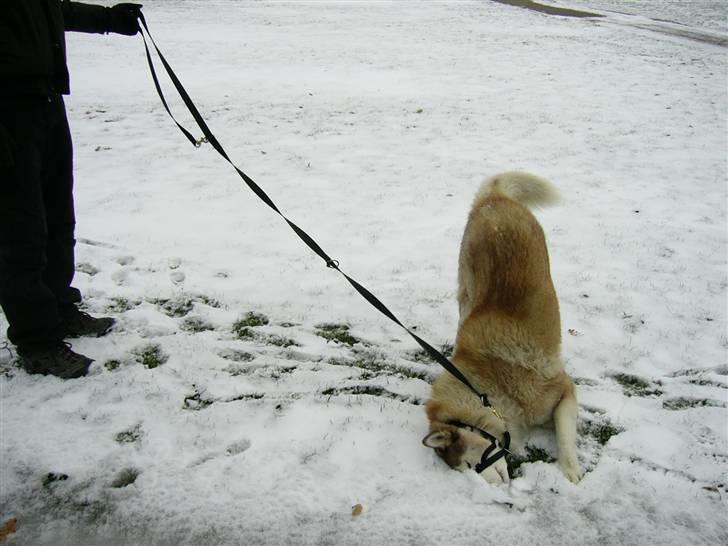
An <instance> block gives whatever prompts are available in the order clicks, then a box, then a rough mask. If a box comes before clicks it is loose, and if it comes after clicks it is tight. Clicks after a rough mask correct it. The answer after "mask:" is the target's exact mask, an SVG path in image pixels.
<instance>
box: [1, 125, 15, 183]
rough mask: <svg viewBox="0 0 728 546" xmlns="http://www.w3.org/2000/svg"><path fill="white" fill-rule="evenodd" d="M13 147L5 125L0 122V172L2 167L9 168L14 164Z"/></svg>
mask: <svg viewBox="0 0 728 546" xmlns="http://www.w3.org/2000/svg"><path fill="white" fill-rule="evenodd" d="M13 148H14V146H13V141H12V140H11V138H10V133H8V131H7V129H5V126H3V124H2V123H0V172H2V170H3V169H6V168H8V169H9V168H10V167H12V166H13V165H14V164H15V161H14V158H13V155H14V154H13Z"/></svg>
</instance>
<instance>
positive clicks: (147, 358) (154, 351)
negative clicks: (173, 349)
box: [132, 344, 169, 370]
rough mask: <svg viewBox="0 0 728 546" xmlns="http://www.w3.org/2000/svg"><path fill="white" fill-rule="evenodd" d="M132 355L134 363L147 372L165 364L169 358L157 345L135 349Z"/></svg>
mask: <svg viewBox="0 0 728 546" xmlns="http://www.w3.org/2000/svg"><path fill="white" fill-rule="evenodd" d="M132 353H133V355H134V359H135V360H136V362H137V363H139V364H141V365H142V366H144V367H145V368H147V369H149V370H153V369H154V368H158V367H159V366H161V365H162V364H164V363H165V362H167V360H169V356H167V355H166V354H165V353H164V351H162V347H160V346H159V345H157V344H150V345H145V346H143V347H139V348H138V349H135V350H134V351H133V352H132Z"/></svg>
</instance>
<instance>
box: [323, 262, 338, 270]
mask: <svg viewBox="0 0 728 546" xmlns="http://www.w3.org/2000/svg"><path fill="white" fill-rule="evenodd" d="M326 267H328V268H329V269H339V260H329V261H328V262H326Z"/></svg>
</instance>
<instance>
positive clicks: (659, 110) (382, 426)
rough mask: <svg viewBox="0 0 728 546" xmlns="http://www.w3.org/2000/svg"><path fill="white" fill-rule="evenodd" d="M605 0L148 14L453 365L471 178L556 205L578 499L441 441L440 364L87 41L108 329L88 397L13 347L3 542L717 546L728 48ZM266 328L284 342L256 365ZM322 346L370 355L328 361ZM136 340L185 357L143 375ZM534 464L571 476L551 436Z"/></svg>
mask: <svg viewBox="0 0 728 546" xmlns="http://www.w3.org/2000/svg"><path fill="white" fill-rule="evenodd" d="M615 2H616V0H583V1H576V0H573V1H571V2H568V3H567V2H564V5H566V6H570V7H577V8H581V9H587V8H588V9H592V10H596V11H598V12H599V13H604V14H605V15H606V17H604V18H603V19H576V18H564V17H554V16H548V15H544V14H540V13H535V12H532V11H529V10H525V9H519V8H516V7H511V6H506V5H503V4H497V3H491V2H487V1H462V2H436V1H422V2H415V1H412V2H404V1H402V2H333V1H332V2H323V1H322V2H303V1H301V2H263V1H255V2H253V1H236V2H233V1H223V0H208V1H201V0H186V1H164V2H163V1H154V0H149V1H147V2H145V7H144V12H145V14H146V17H147V20H148V22H149V24H150V28H151V30H152V32H153V34H154V37H155V39H156V40H157V41H158V43H159V45H160V47H161V49H162V50H163V51H164V53H165V55H166V56H167V58H168V60H169V61H170V63H171V64H172V66H173V67H174V68H175V70H176V71H177V73H178V75H179V76H180V78H181V79H182V81H183V82H184V84H185V85H186V86H187V88H188V90H189V91H190V93H191V95H192V97H193V98H194V99H195V101H196V102H197V104H198V106H199V107H200V109H201V111H202V112H203V114H204V115H205V116H206V119H207V120H208V122H209V124H210V126H211V127H212V129H213V131H214V132H215V134H216V135H217V136H218V138H219V139H220V141H221V142H222V144H223V146H224V147H225V148H226V150H227V151H228V153H229V154H230V156H231V158H232V159H233V161H234V162H235V164H236V165H238V166H239V167H240V168H242V169H243V170H244V171H245V172H246V173H248V174H249V175H250V176H252V177H253V178H254V179H255V180H256V181H257V182H258V183H259V184H260V185H261V186H263V187H264V188H265V190H266V191H267V192H268V193H269V195H270V196H271V197H272V198H273V199H274V200H275V201H276V203H277V204H278V206H279V207H280V208H281V210H283V211H284V213H285V214H286V215H287V216H288V217H290V218H291V219H292V220H293V221H295V222H296V223H297V224H298V225H299V226H301V227H302V228H303V229H305V230H307V231H308V232H309V233H310V234H311V235H312V236H314V238H315V239H316V240H317V241H318V242H319V243H320V244H321V245H322V247H323V248H324V249H325V250H326V251H327V252H328V253H329V254H330V255H331V256H332V257H334V258H335V259H338V260H339V261H340V262H341V267H342V270H344V271H345V272H347V273H348V274H350V275H352V276H353V277H354V278H355V279H357V280H358V281H360V282H362V283H363V284H364V285H366V286H367V287H368V288H369V289H371V290H372V291H373V292H374V293H375V294H376V295H377V296H378V297H379V298H381V299H382V301H384V302H385V303H386V304H387V305H389V306H390V308H391V309H392V310H393V311H394V312H395V314H397V316H399V317H400V319H401V320H402V321H403V322H404V323H405V324H406V325H408V326H416V331H417V332H418V333H419V334H420V335H422V336H423V337H424V338H425V339H427V340H428V341H430V342H431V343H433V344H435V345H438V346H439V345H443V344H447V343H452V341H453V339H454V335H455V328H456V325H457V306H456V302H455V287H456V267H457V252H458V245H459V239H460V236H461V234H462V229H463V227H464V225H465V219H466V214H467V211H468V207H469V205H470V202H471V200H472V197H473V195H474V193H475V190H476V189H477V187H478V185H479V183H480V181H481V180H482V179H484V178H485V177H487V176H490V175H492V174H495V173H497V172H500V171H504V170H511V169H523V170H528V171H532V172H534V173H535V174H538V175H541V176H544V177H546V178H548V179H549V180H551V181H552V182H553V183H554V184H555V185H556V186H557V187H558V188H559V189H560V191H561V193H562V195H563V196H564V199H563V202H562V203H561V204H560V205H558V206H555V207H553V208H549V209H545V210H542V211H538V212H537V215H538V217H539V219H540V220H541V222H542V224H543V226H544V229H545V231H546V234H547V238H548V242H549V249H550V254H551V263H552V272H553V276H554V280H555V283H556V288H557V291H558V293H559V298H560V303H561V310H562V325H563V335H564V344H563V352H564V358H565V360H566V365H567V369H568V371H569V372H570V373H571V374H572V376H574V377H575V378H576V381H577V383H578V396H579V401H580V416H579V418H580V437H579V445H578V451H579V456H580V461H581V463H582V464H583V466H584V467H585V468H586V469H587V474H586V476H585V478H584V479H583V480H582V481H581V482H580V483H579V484H578V485H573V484H571V483H569V482H568V481H567V480H566V479H565V478H564V477H563V476H562V475H561V473H560V471H559V469H558V468H557V466H556V465H555V464H553V463H546V462H535V463H531V464H524V465H523V466H522V467H521V469H522V472H523V473H522V476H521V477H519V478H517V479H515V480H514V481H513V482H512V484H511V486H510V487H507V488H503V489H501V488H497V487H493V486H490V485H488V484H487V483H485V482H484V480H482V479H480V478H479V477H478V476H476V475H475V474H473V473H464V474H461V473H457V472H453V471H451V470H450V469H448V468H447V467H446V466H445V465H444V464H443V463H442V462H441V461H440V460H439V459H437V457H436V456H435V455H434V453H432V452H431V450H429V449H427V448H425V447H423V446H422V445H421V443H420V441H421V439H422V437H424V436H425V434H426V433H427V419H426V417H425V414H424V410H423V407H422V406H421V403H422V402H423V401H424V400H426V398H427V396H428V390H429V388H428V380H431V379H432V378H434V377H435V376H436V375H437V374H438V373H440V370H439V368H438V365H437V364H434V363H431V362H429V361H427V360H422V359H421V358H418V356H416V355H417V350H418V348H417V346H416V345H415V343H414V342H413V341H412V340H411V338H409V336H408V335H407V334H406V332H404V331H403V330H401V329H400V328H398V327H397V326H396V325H395V324H393V323H391V322H389V321H388V320H387V319H386V318H384V317H383V316H382V315H381V314H379V313H378V312H377V311H376V310H374V309H373V308H372V307H370V306H369V305H368V304H367V303H366V302H365V301H364V300H363V299H361V298H360V297H359V296H358V295H357V294H356V292H354V290H353V289H352V288H351V286H350V285H349V284H348V283H347V282H346V281H345V280H344V279H343V278H342V277H341V276H339V275H338V274H336V273H335V272H333V271H331V270H328V269H326V267H325V265H324V264H323V263H322V262H321V260H320V259H319V258H318V257H316V256H315V255H314V254H312V253H311V252H310V251H309V250H308V249H307V248H306V247H305V246H304V245H303V244H302V243H301V242H300V241H299V240H298V239H297V238H296V237H295V235H294V234H293V232H292V231H291V230H290V228H289V227H288V226H287V225H286V224H285V222H283V221H282V220H281V219H280V217H278V216H277V215H276V214H275V213H273V212H272V211H271V210H270V209H269V208H268V207H266V206H265V205H264V204H263V203H262V202H260V201H259V200H258V199H257V198H256V197H255V196H254V195H253V194H252V193H251V192H250V191H249V190H248V189H247V188H246V187H245V186H244V184H243V183H242V182H241V181H240V180H239V178H238V177H237V176H236V174H235V172H234V171H233V170H232V169H231V168H230V166H229V165H227V164H226V163H225V162H224V161H223V160H222V159H221V158H219V156H217V155H216V154H215V152H214V151H213V150H212V149H211V148H210V147H209V146H205V147H202V148H201V149H199V150H196V149H194V148H192V147H191V146H189V144H188V143H187V142H186V140H184V138H183V137H182V135H180V134H179V133H178V132H177V129H176V127H174V125H173V124H172V123H171V121H170V120H169V119H168V117H167V114H166V112H164V110H163V108H162V106H161V104H160V103H159V99H158V97H157V96H156V93H155V91H154V88H153V85H152V82H151V79H150V77H149V74H148V70H147V67H146V60H145V58H144V51H143V47H142V44H141V38H138V37H136V38H128V37H120V36H107V37H103V36H92V35H69V36H68V49H69V61H70V65H71V74H72V88H73V94H72V95H71V96H70V97H69V98H68V99H67V105H68V111H69V117H70V119H71V126H72V130H73V134H74V142H75V150H76V188H77V189H76V199H77V203H76V204H77V214H78V230H77V235H78V238H79V244H78V247H77V259H78V263H79V267H78V269H79V271H78V273H77V275H76V286H78V287H79V288H80V289H81V290H82V292H83V293H84V295H85V303H86V306H87V308H88V309H89V311H91V312H93V313H96V314H99V315H101V314H105V315H110V316H114V317H115V318H116V319H117V320H118V321H119V327H118V328H117V330H115V331H114V332H113V333H112V334H111V335H109V336H107V337H105V338H101V339H83V340H77V341H74V343H73V347H74V350H77V351H78V352H81V353H83V354H86V355H88V356H90V357H92V358H94V359H95V361H96V362H95V364H94V365H93V366H92V369H91V373H90V375H89V376H88V377H87V378H84V379H79V380H71V381H61V380H58V379H55V378H52V377H40V376H29V375H27V374H26V373H25V372H23V371H21V370H19V369H17V368H15V367H14V366H13V365H12V357H11V356H10V355H9V354H8V353H7V351H0V365H1V366H2V370H3V375H2V377H1V378H0V389H1V402H0V452H1V457H2V461H3V463H2V468H1V470H0V480H1V481H0V524H1V523H2V522H4V521H6V520H7V519H8V518H10V517H16V518H17V519H18V532H17V533H16V534H15V535H13V536H12V537H11V538H10V539H9V540H8V541H7V543H8V544H33V545H44V544H100V543H103V544H120V545H121V544H123V545H127V544H155V545H166V544H170V545H171V544H175V545H192V544H336V545H342V544H372V545H381V544H418V545H424V544H458V545H460V544H462V545H467V544H484V543H488V544H490V543H493V544H495V543H502V544H530V543H539V544H624V543H629V544H638V543H639V544H719V543H726V542H727V541H728V534H726V531H725V528H726V525H725V524H726V518H725V514H726V500H725V498H726V494H727V492H728V490H727V488H726V483H727V482H726V463H728V427H727V425H728V421H727V417H728V413H727V410H726V399H727V396H726V393H727V391H726V389H727V388H728V380H727V375H728V363H727V362H726V349H727V348H728V334H727V332H726V315H727V310H726V288H727V287H728V281H727V279H726V261H727V260H726V149H728V142H727V137H726V135H727V134H728V132H727V131H726V129H727V127H726V120H727V119H728V116H727V115H726V113H727V112H726V108H727V100H726V99H727V96H726V95H727V91H726V89H727V87H726V83H727V77H726V55H725V52H726V49H725V47H724V46H720V45H719V44H717V43H716V42H715V40H707V41H706V40H701V39H698V38H696V36H698V37H699V36H701V35H706V36H707V35H709V36H710V37H712V38H715V37H716V36H718V37H719V38H722V39H723V40H725V39H726V38H728V36H726V35H725V31H726V28H725V24H724V23H725V21H723V22H722V23H721V22H720V21H719V22H715V23H713V24H705V25H703V19H702V18H701V17H699V16H696V15H695V14H694V13H693V11H694V10H693V11H691V10H690V9H689V6H688V7H685V8H684V10H683V11H682V12H681V11H680V7H679V6H678V5H677V4H678V3H671V8H670V13H669V15H670V17H669V18H670V19H671V20H672V21H677V22H679V23H682V26H683V27H684V30H688V31H689V32H690V36H685V35H684V34H683V35H675V34H674V33H672V30H674V25H672V23H670V24H668V23H664V22H651V23H650V24H651V25H653V27H649V25H648V26H646V25H645V24H644V23H645V21H647V20H648V19H647V17H649V16H655V17H662V15H660V14H653V13H645V12H644V11H643V12H640V14H638V15H625V14H624V13H615V12H614V11H629V10H621V9H616V8H615ZM617 3H618V2H617ZM623 3H624V2H623ZM618 7H619V6H617V8H618ZM708 7H709V8H710V10H716V9H717V8H716V7H715V5H713V4H710V5H709V6H708ZM610 10H614V11H610ZM708 12H710V11H709V10H708V11H707V12H706V11H703V13H708ZM691 13H693V15H690V14H691ZM710 13H712V12H710ZM723 13H724V11H723ZM681 16H685V17H684V18H683V19H682V20H680V18H681ZM711 20H712V21H715V19H714V18H713V19H711ZM654 25H657V26H656V27H655V26H654ZM656 28H657V30H655V29H656ZM721 33H723V34H721ZM172 105H173V110H174V112H175V113H176V114H177V115H178V117H179V119H180V120H182V121H183V122H184V123H185V124H186V125H189V126H190V127H191V126H192V125H191V123H190V122H189V117H188V116H186V115H185V114H184V112H183V109H182V107H181V105H180V103H179V102H178V101H176V100H175V101H172ZM195 133H197V131H195ZM164 300H171V304H169V303H168V304H167V306H166V307H167V310H169V309H172V308H173V307H175V305H176V307H178V308H180V309H178V311H179V312H177V313H176V314H175V313H172V312H169V313H166V312H165V309H164V305H163V301H164ZM248 312H256V313H262V314H264V315H266V316H267V317H268V318H269V320H270V323H269V324H268V325H264V326H256V327H253V328H252V330H253V331H255V332H257V335H256V336H255V337H254V338H252V339H238V338H237V337H236V336H235V335H234V334H233V332H232V327H233V324H234V323H235V322H236V321H237V320H238V319H240V318H241V317H243V316H245V314H246V313H248ZM170 314H171V315H172V316H170ZM322 323H333V324H348V325H350V326H351V330H350V333H351V334H352V335H353V336H355V337H356V338H358V339H360V340H362V342H360V343H358V344H357V345H355V347H354V348H350V347H348V346H347V345H345V344H341V343H336V342H327V341H326V340H325V339H324V338H322V337H321V336H320V335H318V334H317V331H318V328H317V327H318V326H319V325H321V324H322ZM196 324H197V325H201V326H202V327H206V328H210V329H208V330H204V331H200V332H194V331H190V330H189V329H186V328H192V327H194V326H195V325H196ZM6 326H7V324H6V322H4V317H2V315H0V330H2V331H3V332H4V331H5V328H6ZM273 336H278V338H276V337H273ZM280 338H284V339H289V340H292V341H294V342H295V344H296V345H291V346H288V347H282V346H279V345H276V344H274V343H276V342H280ZM365 343H366V345H365ZM148 346H157V347H159V348H160V349H161V351H162V352H163V354H164V355H166V356H167V357H168V358H167V360H166V362H164V363H163V364H161V365H160V366H158V367H155V368H151V369H148V368H146V367H144V366H143V365H141V364H140V363H139V360H140V358H139V357H137V356H135V354H138V353H140V352H141V351H142V350H144V349H145V348H146V347H148ZM620 374H621V375H620ZM629 376H634V377H629ZM635 380H637V381H638V384H637V385H638V386H637V387H633V384H634V382H635ZM639 381H641V383H639ZM376 387H378V388H380V389H381V390H377V389H375V388H376ZM362 388H369V389H370V390H369V391H368V392H372V393H375V394H357V393H361V392H362V391H361V389H362ZM357 389H359V390H357ZM630 389H632V390H630ZM634 389H636V390H634ZM600 427H602V428H601V429H600ZM595 430H607V431H610V430H611V431H612V432H611V434H613V435H612V436H611V437H609V438H606V437H605V438H603V440H604V444H603V445H602V444H601V443H600V442H599V441H598V440H597V436H598V434H596V433H595V432H594V431H595ZM607 436H609V434H607ZM529 442H530V444H531V445H533V446H537V447H541V448H543V449H545V450H546V451H547V452H549V453H550V454H551V455H554V454H555V442H554V441H553V437H552V435H551V433H549V432H543V433H541V432H538V433H536V434H534V436H533V438H532V439H531V440H529ZM50 473H52V474H54V476H52V477H49V474H50ZM115 482H116V483H115ZM129 482H133V483H129ZM125 484H128V485H125ZM114 485H115V486H114ZM356 504H361V505H362V507H363V512H362V513H361V515H358V516H352V512H351V511H352V506H354V505H356Z"/></svg>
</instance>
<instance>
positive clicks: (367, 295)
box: [139, 12, 491, 407]
mask: <svg viewBox="0 0 728 546" xmlns="http://www.w3.org/2000/svg"><path fill="white" fill-rule="evenodd" d="M139 21H140V22H141V25H142V27H143V31H141V32H140V34H141V35H142V39H143V40H144V49H145V50H146V54H147V62H148V63H149V69H150V71H151V73H152V79H153V80H154V86H155V87H156V89H157V94H158V95H159V98H160V99H161V100H162V104H163V105H164V108H165V110H167V113H168V114H169V116H170V117H171V118H172V120H173V121H174V123H175V124H176V125H177V127H179V130H180V131H182V134H184V135H185V137H186V138H187V140H189V141H190V143H191V144H192V145H193V146H195V147H196V148H199V147H200V146H201V145H202V143H204V142H208V143H209V144H210V145H211V146H212V147H213V148H214V149H215V150H216V151H217V153H219V154H220V155H221V156H222V157H223V159H225V161H227V162H228V163H229V164H230V165H232V167H233V168H234V169H235V171H236V172H237V173H238V175H239V176H240V178H242V179H243V181H244V182H245V183H246V184H247V185H248V187H249V188H250V189H251V190H253V192H254V193H255V194H256V195H257V196H258V197H259V198H260V199H261V200H262V201H263V202H264V203H265V204H266V205H268V206H269V207H270V208H271V209H273V210H274V211H275V212H276V213H277V214H278V215H279V216H280V217H281V218H283V219H284V220H285V221H286V223H287V224H288V225H289V226H290V227H291V229H292V230H293V231H294V232H295V233H296V235H298V237H299V238H300V239H301V240H302V241H303V242H304V243H306V245H307V246H308V247H309V248H310V249H311V250H313V251H314V252H315V253H316V254H317V255H318V256H319V257H320V258H321V259H322V260H323V261H324V262H325V263H326V267H328V268H331V269H335V270H336V271H338V272H339V273H341V274H342V275H343V276H344V278H345V279H346V280H347V281H349V284H351V286H353V287H354V289H355V290H356V291H357V292H359V294H361V296H362V297H364V299H365V300H367V301H368V302H369V303H370V304H372V305H373V306H374V307H375V308H376V309H377V310H378V311H379V312H380V313H382V314H383V315H384V316H386V317H387V318H389V319H390V320H391V321H393V322H395V323H396V324H398V325H399V326H400V327H402V328H403V329H404V330H405V331H406V332H407V333H408V334H409V335H410V336H412V338H413V339H414V340H415V341H416V342H417V343H418V344H419V345H420V347H422V348H423V349H424V350H425V351H426V352H427V354H429V355H430V356H431V357H432V358H433V359H434V360H435V361H437V362H438V363H439V364H440V365H441V366H442V367H443V368H445V369H446V370H447V371H448V372H450V373H451V374H452V375H454V376H455V377H457V378H458V379H459V380H460V381H462V383H463V384H464V385H465V386H467V387H468V388H469V389H470V390H471V391H473V392H474V393H475V394H476V396H478V398H479V399H480V401H481V402H482V404H483V406H486V407H490V406H491V404H490V402H489V400H488V396H487V395H486V394H484V393H479V392H478V391H477V390H476V389H475V388H474V387H473V386H472V385H471V383H470V382H469V381H468V379H467V378H466V377H465V376H464V375H463V374H462V373H461V372H460V370H458V369H457V368H456V367H455V366H454V365H453V364H452V362H450V360H449V359H448V358H446V357H445V356H444V355H443V354H442V353H441V352H440V351H438V350H437V349H435V348H434V347H433V346H432V345H430V344H429V343H427V342H426V341H425V340H423V339H422V338H421V337H419V336H418V335H417V334H415V333H413V332H412V331H410V329H409V328H407V327H406V326H405V325H404V324H402V323H401V322H400V320H399V319H398V318H397V317H396V316H395V315H394V313H392V312H391V311H390V310H389V309H388V308H387V306H386V305H384V304H383V303H382V302H381V301H380V300H379V298H377V297H376V296H375V295H374V294H372V293H371V292H370V291H369V290H367V289H366V288H365V287H364V286H362V285H361V284H359V283H358V282H357V281H355V280H354V279H352V278H351V277H349V275H347V274H346V273H344V272H343V271H342V270H341V269H340V268H339V262H338V261H336V260H334V259H332V258H331V257H330V256H329V255H328V254H326V252H324V250H323V249H322V248H321V247H320V246H319V244H318V243H317V242H316V241H315V240H314V239H313V238H312V237H311V236H310V235H308V234H307V233H306V232H305V231H303V230H302V229H301V228H300V227H298V226H297V225H296V224H294V223H293V222H292V221H291V220H289V219H288V218H286V216H285V215H284V214H283V213H282V212H281V211H280V210H279V209H278V207H277V206H276V204H275V203H274V202H273V200H272V199H271V198H270V197H268V194H266V193H265V192H264V191H263V189H262V188H261V187H260V186H258V184H256V183H255V181H254V180H253V179H252V178H250V177H249V176H248V175H247V174H245V173H244V172H243V171H241V170H240V169H239V168H238V167H237V166H236V165H235V164H234V163H233V162H232V160H231V159H230V157H229V156H228V155H227V153H226V152H225V150H224V149H223V147H222V145H221V144H220V142H219V141H218V140H217V138H215V135H213V134H212V131H210V128H209V127H208V126H207V123H205V120H204V119H203V118H202V115H201V114H200V112H199V110H198V109H197V107H196V106H195V104H194V102H192V99H191V98H190V96H189V94H188V93H187V91H186V90H185V88H184V86H183V85H182V83H181V82H180V81H179V78H178V77H177V75H176V74H175V73H174V71H173V70H172V67H171V66H170V65H169V63H168V62H167V59H165V57H164V55H163V54H162V52H161V51H160V50H159V47H157V44H156V42H155V41H154V38H152V35H151V33H150V32H149V27H148V26H147V22H146V20H145V19H144V15H142V14H141V12H140V14H139ZM144 31H146V35H145V32H144ZM147 36H148V37H149V40H150V41H151V43H152V45H153V46H154V49H155V51H156V52H157V55H158V56H159V59H160V60H161V61H162V65H163V66H164V69H165V70H166V72H167V74H168V75H169V78H170V80H172V83H173V84H174V87H175V88H176V89H177V92H178V93H179V95H180V97H181V98H182V101H183V102H184V103H185V106H187V109H188V110H189V111H190V114H192V117H193V118H194V120H195V122H197V125H198V126H199V128H200V130H201V131H202V134H203V138H202V139H200V140H197V139H195V137H194V136H192V133H190V132H189V131H188V130H187V129H185V128H184V127H183V126H182V124H180V123H179V122H178V121H177V119H176V118H175V117H174V115H172V111H171V110H170V108H169V105H168V104H167V101H166V99H165V98H164V93H163V92H162V87H161V86H160V85H159V79H158V78H157V72H156V70H155V69H154V62H153V61H152V55H151V52H150V49H149V45H148V44H147Z"/></svg>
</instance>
